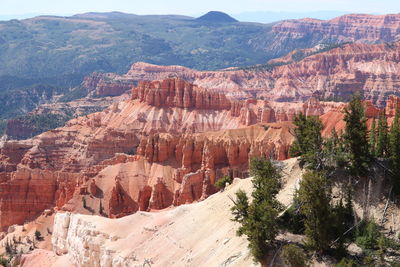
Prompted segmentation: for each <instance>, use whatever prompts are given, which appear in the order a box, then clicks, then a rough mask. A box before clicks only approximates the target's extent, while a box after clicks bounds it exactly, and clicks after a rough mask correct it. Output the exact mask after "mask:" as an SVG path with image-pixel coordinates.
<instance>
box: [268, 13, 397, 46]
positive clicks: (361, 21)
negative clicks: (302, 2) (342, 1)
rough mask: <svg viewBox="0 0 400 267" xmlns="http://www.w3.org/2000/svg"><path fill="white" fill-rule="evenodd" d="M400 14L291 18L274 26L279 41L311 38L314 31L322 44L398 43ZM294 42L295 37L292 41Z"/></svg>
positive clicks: (315, 36)
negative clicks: (328, 18) (325, 18)
mask: <svg viewBox="0 0 400 267" xmlns="http://www.w3.org/2000/svg"><path fill="white" fill-rule="evenodd" d="M399 28H400V15H399V14H393V15H377V16H375V15H364V14H349V15H344V16H341V17H337V18H334V19H331V20H327V21H324V20H317V19H300V20H287V21H284V22H281V23H278V24H276V25H274V26H273V32H274V33H276V34H277V36H276V37H275V42H278V41H279V42H280V43H281V44H282V43H283V44H284V43H286V42H289V39H294V40H296V39H302V38H307V36H309V35H310V34H313V37H314V38H315V39H319V42H320V43H329V42H334V43H336V42H360V43H361V42H363V43H376V42H395V41H398V40H399V37H400V33H399ZM316 33H318V34H316ZM291 42H293V40H291Z"/></svg>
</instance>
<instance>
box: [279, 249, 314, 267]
mask: <svg viewBox="0 0 400 267" xmlns="http://www.w3.org/2000/svg"><path fill="white" fill-rule="evenodd" d="M282 258H283V260H284V262H285V264H286V265H288V266H289V267H305V266H308V264H307V257H306V255H305V254H304V252H303V250H302V249H301V248H299V247H298V246H296V245H293V244H289V245H286V246H284V247H283V249H282Z"/></svg>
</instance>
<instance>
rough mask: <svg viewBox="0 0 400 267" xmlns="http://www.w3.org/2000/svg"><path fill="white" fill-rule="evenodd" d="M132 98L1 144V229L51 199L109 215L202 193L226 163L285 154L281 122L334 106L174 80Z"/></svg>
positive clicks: (286, 138)
mask: <svg viewBox="0 0 400 267" xmlns="http://www.w3.org/2000/svg"><path fill="white" fill-rule="evenodd" d="M133 97H134V98H135V99H131V100H127V101H124V102H121V103H115V104H112V105H111V106H110V107H109V108H107V109H106V110H104V111H103V112H100V113H95V114H91V115H88V116H86V117H80V118H77V119H74V120H71V121H70V122H68V123H67V125H66V126H65V127H62V128H58V129H55V130H52V131H49V132H45V133H43V134H41V135H38V136H36V137H34V138H32V139H29V140H25V141H8V142H5V143H4V144H3V145H2V148H1V154H0V158H1V160H2V162H1V169H0V187H2V188H3V191H0V212H1V213H0V217H1V221H0V227H1V228H4V227H6V226H8V225H10V224H13V223H21V222H22V221H23V220H25V219H28V218H30V217H31V216H34V215H35V214H37V213H40V211H41V210H43V209H45V208H48V207H51V206H56V207H58V208H62V209H65V210H71V211H78V212H88V210H87V209H83V207H82V197H85V199H86V201H87V206H88V207H89V208H90V209H91V210H93V212H95V213H99V212H100V210H101V209H100V202H101V206H102V208H103V210H104V213H105V214H107V215H109V216H111V217H121V216H124V215H127V214H130V213H133V212H136V211H138V210H149V209H150V210H151V209H161V208H165V207H168V206H170V205H174V204H175V205H179V204H183V203H187V202H192V201H196V200H200V199H204V198H206V197H207V196H209V195H210V194H212V193H213V192H214V190H215V189H214V188H213V186H212V185H213V184H214V182H215V181H216V179H218V178H219V177H221V176H222V175H223V174H227V173H228V171H229V170H233V172H234V173H236V174H238V175H239V176H241V175H240V174H241V173H245V172H246V170H247V166H248V161H249V157H251V156H253V155H254V156H255V155H262V156H265V157H270V156H272V157H275V158H277V159H285V158H287V156H288V155H287V151H288V147H289V144H290V142H291V140H292V139H293V136H292V135H291V134H290V133H289V129H290V128H291V127H292V126H291V124H290V122H283V121H286V120H290V119H291V118H292V117H293V116H294V115H295V114H297V113H299V112H305V113H307V114H313V115H319V114H322V113H325V112H327V111H328V110H330V109H332V108H335V107H336V106H337V104H333V103H324V102H318V101H316V100H314V99H311V100H310V101H308V102H307V103H306V104H303V103H276V102H271V101H264V100H247V101H244V102H234V103H233V102H231V101H230V100H228V99H227V98H226V97H224V95H222V94H217V93H215V92H208V91H207V90H206V89H202V88H200V87H198V86H194V85H191V84H189V83H187V82H184V81H182V80H180V79H177V78H174V79H167V80H165V81H162V82H151V83H148V82H147V83H142V84H141V85H139V86H138V87H137V88H135V89H134V93H133ZM275 121H278V122H277V123H275ZM257 123H263V124H265V126H261V125H254V124H257ZM249 125H251V126H249ZM118 153H130V154H137V155H136V156H128V155H126V154H118ZM39 188H40V189H39ZM11 196H13V197H11ZM36 203H39V204H36ZM3 214H4V216H6V217H4V218H3ZM13 214H15V216H14V215H13Z"/></svg>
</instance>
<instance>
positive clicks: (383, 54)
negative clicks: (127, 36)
mask: <svg viewBox="0 0 400 267" xmlns="http://www.w3.org/2000/svg"><path fill="white" fill-rule="evenodd" d="M318 50H320V48H314V49H308V50H307V51H309V52H312V53H311V55H310V56H307V57H305V58H304V59H302V60H300V61H294V62H291V63H290V64H287V65H284V66H277V67H275V68H273V70H272V71H271V70H270V69H263V68H254V69H248V70H247V69H245V70H240V69H227V70H223V71H196V70H191V69H188V68H185V67H180V66H156V65H151V64H145V63H140V62H139V63H135V64H133V65H132V68H131V70H130V71H129V72H128V73H127V74H126V75H122V76H114V77H111V78H109V82H110V83H112V82H114V81H115V82H116V83H119V82H120V80H125V81H128V80H130V81H138V80H147V81H148V80H153V78H155V79H157V80H159V79H167V78H168V77H171V76H172V77H179V78H182V79H184V80H186V81H189V82H190V83H193V84H195V85H197V86H198V87H201V88H205V89H207V90H209V91H211V92H218V93H223V94H225V95H226V97H228V98H229V99H233V100H243V99H249V98H253V97H254V96H256V97H257V98H264V99H266V100H269V101H276V100H278V101H290V102H291V101H304V100H306V99H308V98H310V97H312V96H317V97H319V98H323V99H343V100H347V99H348V98H349V97H350V96H351V95H352V94H353V93H354V92H355V91H361V92H363V95H364V97H365V98H366V99H368V100H372V101H373V102H374V103H377V104H378V105H380V106H383V105H384V104H385V101H386V99H387V98H388V96H389V95H392V94H400V92H399V88H400V43H394V44H390V45H389V44H375V45H370V44H362V43H356V44H347V45H343V46H341V47H338V48H335V49H331V50H329V51H325V52H324V51H320V52H319V53H316V54H313V53H315V52H317V51H318ZM290 57H291V58H292V57H293V54H292V55H291V56H290ZM292 59H293V58H292ZM275 61H283V62H287V63H288V62H290V61H292V60H289V61H288V58H286V59H285V58H284V59H277V60H275ZM145 84H146V83H145ZM145 84H142V85H141V86H142V87H143V86H150V85H149V84H148V85H145ZM152 86H155V85H152ZM153 89H155V88H153ZM134 92H135V91H134ZM135 93H136V96H135V98H137V97H138V94H142V93H141V92H135ZM152 95H153V94H150V95H147V96H146V97H153V96H152ZM141 97H144V96H143V95H141ZM154 97H155V99H154V98H150V99H149V101H153V102H154V101H159V100H158V97H159V95H158V93H157V94H156V95H154ZM181 101H183V99H182V100H181Z"/></svg>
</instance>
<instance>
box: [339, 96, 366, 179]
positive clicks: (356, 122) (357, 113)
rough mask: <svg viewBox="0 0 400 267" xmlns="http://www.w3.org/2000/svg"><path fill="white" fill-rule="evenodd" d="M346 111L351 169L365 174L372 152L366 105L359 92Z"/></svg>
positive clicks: (345, 137)
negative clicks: (365, 112) (369, 141)
mask: <svg viewBox="0 0 400 267" xmlns="http://www.w3.org/2000/svg"><path fill="white" fill-rule="evenodd" d="M344 113H345V116H344V121H345V122H346V127H345V134H344V141H345V143H346V150H347V152H348V154H349V162H350V171H351V173H352V174H353V175H355V176H364V175H366V174H367V172H368V168H369V166H370V164H371V154H370V151H369V144H368V130H367V124H366V121H367V119H366V118H365V116H364V107H363V104H362V101H361V97H360V95H359V94H355V95H354V96H353V99H352V100H351V101H350V103H349V105H348V107H346V109H345V111H344Z"/></svg>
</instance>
